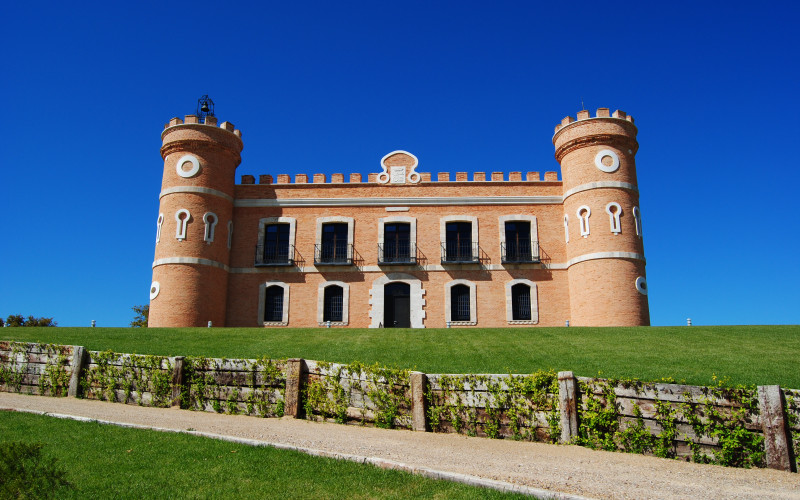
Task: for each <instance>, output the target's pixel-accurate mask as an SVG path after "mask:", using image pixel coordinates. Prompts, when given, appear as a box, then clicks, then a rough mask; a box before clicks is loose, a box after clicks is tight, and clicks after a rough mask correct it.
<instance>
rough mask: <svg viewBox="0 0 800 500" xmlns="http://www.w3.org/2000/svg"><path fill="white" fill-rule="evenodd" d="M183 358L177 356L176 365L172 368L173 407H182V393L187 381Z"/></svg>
mask: <svg viewBox="0 0 800 500" xmlns="http://www.w3.org/2000/svg"><path fill="white" fill-rule="evenodd" d="M183 360H184V357H183V356H175V364H174V365H173V366H172V406H180V405H181V392H182V391H183V388H184V384H185V381H184V380H183Z"/></svg>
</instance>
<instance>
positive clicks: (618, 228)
mask: <svg viewBox="0 0 800 500" xmlns="http://www.w3.org/2000/svg"><path fill="white" fill-rule="evenodd" d="M606 213H607V214H608V218H609V221H610V224H611V232H612V233H614V234H619V233H621V232H622V225H621V224H620V223H619V216H620V215H622V207H620V206H619V203H616V202H613V201H612V202H611V203H609V204H608V205H606Z"/></svg>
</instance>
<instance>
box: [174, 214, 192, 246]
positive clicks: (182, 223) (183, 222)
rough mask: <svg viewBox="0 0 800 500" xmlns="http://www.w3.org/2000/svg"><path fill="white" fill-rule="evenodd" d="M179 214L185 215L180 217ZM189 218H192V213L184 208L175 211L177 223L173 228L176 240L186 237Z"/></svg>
mask: <svg viewBox="0 0 800 500" xmlns="http://www.w3.org/2000/svg"><path fill="white" fill-rule="evenodd" d="M181 215H185V216H186V217H184V218H181ZM190 220H192V214H190V213H189V211H188V210H186V209H185V208H181V209H179V210H178V211H177V212H175V221H176V222H177V223H178V224H177V227H176V228H175V239H177V240H178V241H183V240H185V239H186V227H187V226H188V225H189V221H190Z"/></svg>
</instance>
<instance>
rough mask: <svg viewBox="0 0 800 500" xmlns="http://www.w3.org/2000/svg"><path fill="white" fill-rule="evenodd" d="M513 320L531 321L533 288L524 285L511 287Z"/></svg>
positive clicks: (519, 284)
mask: <svg viewBox="0 0 800 500" xmlns="http://www.w3.org/2000/svg"><path fill="white" fill-rule="evenodd" d="M511 319H512V320H514V321H530V319H531V287H529V286H528V285H526V284H524V283H517V284H516V285H514V286H512V287H511Z"/></svg>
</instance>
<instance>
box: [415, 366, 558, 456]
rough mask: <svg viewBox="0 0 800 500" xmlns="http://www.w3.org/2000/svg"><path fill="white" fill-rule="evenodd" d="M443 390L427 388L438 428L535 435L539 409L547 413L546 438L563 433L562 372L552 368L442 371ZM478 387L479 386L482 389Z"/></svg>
mask: <svg viewBox="0 0 800 500" xmlns="http://www.w3.org/2000/svg"><path fill="white" fill-rule="evenodd" d="M437 378H438V385H439V387H440V390H437V391H433V390H432V389H431V388H430V387H429V388H428V390H427V392H426V395H425V397H426V399H427V406H428V414H427V416H428V422H429V424H430V427H431V429H432V430H434V431H438V432H442V431H445V430H446V426H450V427H451V428H452V429H453V431H455V432H458V433H462V434H467V435H470V436H477V435H479V434H481V433H483V434H485V435H486V436H487V437H490V438H493V439H498V438H501V437H510V438H512V439H524V440H530V441H534V440H536V439H537V436H536V429H537V418H536V416H537V414H544V415H546V420H547V423H548V431H547V433H546V434H547V438H548V440H550V441H552V442H555V441H556V440H558V437H559V436H560V434H561V429H560V413H559V409H558V378H557V376H556V373H555V372H554V371H538V372H536V373H533V374H531V375H521V376H520V375H509V376H508V377H497V376H491V375H439V376H438V377H437ZM479 389H480V390H479Z"/></svg>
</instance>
